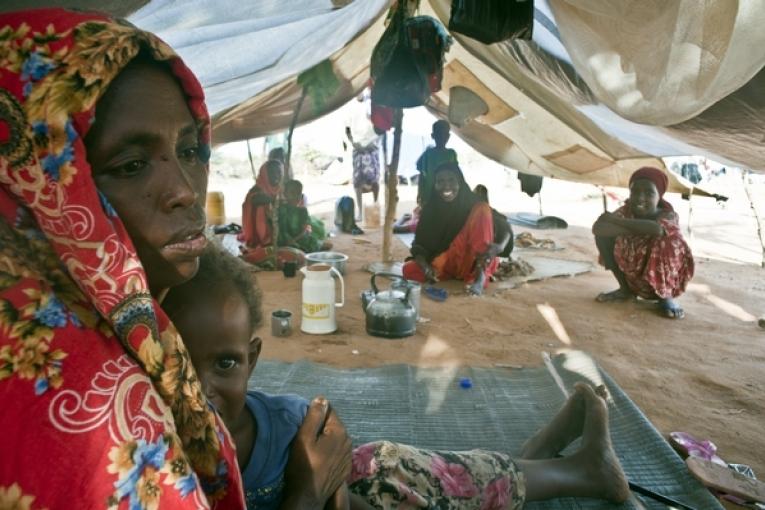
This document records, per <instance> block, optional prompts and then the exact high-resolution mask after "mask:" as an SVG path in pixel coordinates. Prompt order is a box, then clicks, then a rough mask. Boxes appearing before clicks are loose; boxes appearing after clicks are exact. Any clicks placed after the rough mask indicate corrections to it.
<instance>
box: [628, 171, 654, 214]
mask: <svg viewBox="0 0 765 510" xmlns="http://www.w3.org/2000/svg"><path fill="white" fill-rule="evenodd" d="M659 199H660V197H659V191H658V190H657V189H656V185H655V184H654V183H653V181H650V180H648V179H638V180H636V181H635V182H633V183H632V186H630V209H631V210H632V214H634V215H635V216H636V217H637V218H653V217H655V216H656V213H657V211H658V209H657V207H658V205H659Z"/></svg>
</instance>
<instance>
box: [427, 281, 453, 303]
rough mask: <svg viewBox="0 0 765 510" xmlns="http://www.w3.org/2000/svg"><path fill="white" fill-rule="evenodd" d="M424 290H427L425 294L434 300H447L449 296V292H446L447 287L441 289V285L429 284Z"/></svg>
mask: <svg viewBox="0 0 765 510" xmlns="http://www.w3.org/2000/svg"><path fill="white" fill-rule="evenodd" d="M423 292H425V295H426V296H428V297H429V298H430V299H432V300H433V301H439V302H440V301H446V298H447V297H449V293H448V292H446V289H441V288H439V287H433V286H432V285H428V286H427V287H425V288H424V289H423Z"/></svg>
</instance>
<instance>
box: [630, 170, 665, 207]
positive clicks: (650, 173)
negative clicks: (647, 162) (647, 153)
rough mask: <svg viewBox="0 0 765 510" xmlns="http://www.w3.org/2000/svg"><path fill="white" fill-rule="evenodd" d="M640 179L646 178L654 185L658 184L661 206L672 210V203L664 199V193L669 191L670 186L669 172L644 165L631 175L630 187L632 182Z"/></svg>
mask: <svg viewBox="0 0 765 510" xmlns="http://www.w3.org/2000/svg"><path fill="white" fill-rule="evenodd" d="M639 179H646V180H649V181H651V182H652V183H653V184H654V186H656V191H658V192H659V206H660V207H662V208H663V209H668V210H670V211H671V210H672V206H671V205H670V203H669V202H667V201H666V200H664V193H666V192H667V188H668V187H669V177H667V174H665V173H664V172H662V171H661V170H659V169H658V168H654V167H652V166H644V167H642V168H639V169H637V170H635V172H634V173H633V174H632V175H631V176H630V183H629V184H630V188H632V184H633V183H634V182H635V181H637V180H639Z"/></svg>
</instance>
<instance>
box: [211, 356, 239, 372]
mask: <svg viewBox="0 0 765 510" xmlns="http://www.w3.org/2000/svg"><path fill="white" fill-rule="evenodd" d="M235 366H236V360H234V359H232V358H223V359H219V360H218V361H216V362H215V368H217V369H218V370H231V369H232V368H234V367H235Z"/></svg>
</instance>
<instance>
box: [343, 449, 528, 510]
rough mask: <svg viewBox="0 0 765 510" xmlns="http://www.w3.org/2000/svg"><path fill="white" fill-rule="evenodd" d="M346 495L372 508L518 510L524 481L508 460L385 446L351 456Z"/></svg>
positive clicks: (491, 454) (477, 453)
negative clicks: (353, 495) (349, 494)
mask: <svg viewBox="0 0 765 510" xmlns="http://www.w3.org/2000/svg"><path fill="white" fill-rule="evenodd" d="M349 487H350V490H351V492H353V493H354V494H357V495H359V496H361V497H363V498H364V499H365V500H366V501H367V502H368V503H369V504H370V505H372V506H374V507H375V508H381V509H389V508H400V509H406V508H437V509H439V510H441V509H443V510H452V509H473V510H500V509H502V510H505V509H508V510H517V509H520V508H522V507H523V502H524V500H525V492H526V489H525V480H524V478H523V473H521V472H520V471H519V470H518V468H517V466H516V465H515V463H514V462H513V461H512V459H511V458H510V456H509V455H506V454H503V453H498V452H489V451H483V450H471V451H466V452H440V451H438V452H437V451H431V450H423V449H421V448H415V447H413V446H406V445H401V444H397V443H391V442H387V441H380V442H375V443H369V444H365V445H362V446H359V447H358V448H356V449H355V450H354V451H353V469H352V471H351V478H350V480H349Z"/></svg>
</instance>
